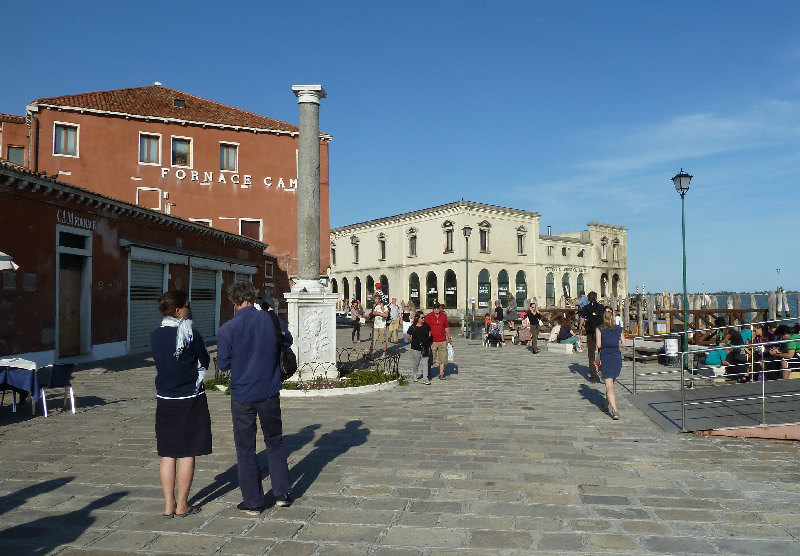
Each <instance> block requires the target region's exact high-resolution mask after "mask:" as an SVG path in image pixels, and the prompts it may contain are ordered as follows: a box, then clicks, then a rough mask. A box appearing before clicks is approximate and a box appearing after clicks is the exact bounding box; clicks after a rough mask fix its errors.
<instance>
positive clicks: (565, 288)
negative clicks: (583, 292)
mask: <svg viewBox="0 0 800 556" xmlns="http://www.w3.org/2000/svg"><path fill="white" fill-rule="evenodd" d="M561 291H562V292H563V293H564V297H566V298H570V297H572V295H571V294H572V292H571V291H570V289H569V274H567V273H566V272H565V273H564V275H563V276H562V277H561Z"/></svg>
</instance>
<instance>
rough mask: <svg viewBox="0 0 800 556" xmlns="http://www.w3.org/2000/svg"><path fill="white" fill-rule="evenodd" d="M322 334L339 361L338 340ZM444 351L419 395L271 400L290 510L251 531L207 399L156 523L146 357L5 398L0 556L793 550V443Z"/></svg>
mask: <svg viewBox="0 0 800 556" xmlns="http://www.w3.org/2000/svg"><path fill="white" fill-rule="evenodd" d="M338 338H339V340H340V341H339V345H340V346H347V347H349V346H352V344H351V343H350V338H349V330H344V329H343V330H339V331H338ZM361 345H362V346H365V345H366V343H362V344H361ZM454 347H455V351H456V359H457V362H456V363H454V364H449V365H448V367H447V380H446V381H440V380H434V381H433V384H431V385H430V386H425V385H423V384H422V383H415V382H411V383H410V384H409V385H407V386H402V387H397V388H394V389H390V390H387V391H382V392H377V393H371V394H361V395H348V396H337V397H319V398H303V399H299V398H285V399H284V400H283V401H282V407H283V416H284V432H285V444H286V446H287V449H288V452H289V467H290V473H291V479H292V481H293V484H294V486H293V488H294V493H295V496H296V497H297V500H296V502H295V503H294V504H293V505H292V506H291V507H290V508H277V507H274V506H273V505H272V503H271V502H270V507H269V508H268V509H267V510H266V511H265V512H264V513H263V514H262V515H261V516H259V517H249V516H246V515H243V514H241V513H240V512H238V511H237V510H236V507H235V506H236V504H237V503H238V502H240V501H241V498H240V496H239V491H238V487H237V483H236V472H235V453H234V448H233V440H232V434H231V423H230V413H229V406H228V404H229V398H228V397H227V396H225V395H223V394H221V393H217V392H210V393H209V405H210V407H211V412H212V422H213V427H214V453H213V454H212V455H210V456H206V457H200V458H198V459H197V471H196V474H195V481H194V485H193V489H192V500H193V502H195V503H199V504H202V507H203V511H202V513H200V514H199V515H196V516H191V517H188V518H185V519H164V518H162V517H161V512H162V511H163V501H162V496H161V491H160V488H159V485H158V458H157V455H156V453H155V439H154V433H153V415H154V409H155V400H154V389H153V377H154V374H155V370H154V368H153V367H152V361H150V360H147V359H146V358H135V357H129V358H124V359H120V360H116V361H111V362H105V363H103V365H104V366H98V367H95V368H87V369H84V370H81V371H79V372H77V373H76V374H75V376H74V380H73V382H74V385H75V390H76V394H77V402H78V412H77V414H76V415H71V414H70V413H68V412H61V411H60V410H59V409H55V411H54V412H53V413H52V414H51V416H50V417H48V418H44V417H42V416H37V417H33V418H32V417H30V414H29V412H28V411H24V410H22V411H20V412H19V413H17V414H12V413H11V408H10V406H9V405H8V403H6V404H5V405H4V406H3V407H2V408H0V554H3V555H15V554H21V555H27V554H56V553H57V554H81V555H90V554H91V555H103V554H115V555H116V554H247V555H256V554H267V553H269V554H273V555H284V554H286V555H297V556H300V555H325V556H328V555H350V554H353V555H362V554H369V555H375V556H401V555H403V556H404V555H425V556H427V555H448V554H452V555H479V554H480V555H486V554H493V555H511V554H531V553H537V554H573V553H581V554H611V553H613V554H620V553H624V554H792V555H795V554H798V553H800V548H799V547H800V543H798V539H799V538H800V519H798V514H800V460H799V459H798V455H800V444H798V443H796V442H788V441H786V442H782V441H772V440H748V439H734V438H724V437H700V436H695V435H691V434H681V433H678V432H665V431H663V430H661V429H660V428H659V427H658V426H656V425H655V424H653V423H652V422H651V421H650V420H649V419H648V418H647V417H646V416H645V415H643V414H642V413H640V412H639V411H638V410H637V409H635V408H634V407H633V406H632V405H631V404H630V403H629V402H628V401H627V399H625V397H624V394H625V388H624V386H625V385H626V384H629V383H630V380H629V378H630V367H626V368H625V369H624V371H623V377H622V379H621V384H620V387H619V389H618V390H619V394H620V396H619V399H620V401H619V405H620V413H621V420H620V421H612V420H611V419H610V418H609V417H608V416H607V415H605V414H604V413H602V412H601V410H600V405H601V404H602V402H603V396H602V393H603V388H602V387H601V386H599V385H594V384H590V383H589V382H588V381H587V376H588V368H587V366H586V359H585V354H573V355H556V354H553V353H550V354H548V353H547V352H544V351H542V352H541V353H540V354H538V355H533V354H532V353H530V352H529V351H528V350H527V349H526V348H524V347H521V346H506V347H504V348H484V347H483V346H482V345H481V344H480V343H479V342H467V341H465V340H458V339H457V340H455V342H454ZM391 349H393V350H404V349H405V348H404V347H401V346H393V347H392V348H391ZM410 365H411V357H410V354H409V353H404V355H403V356H402V360H401V367H402V369H403V370H404V371H405V372H410ZM53 405H58V404H57V403H53ZM259 446H260V448H261V449H262V452H261V453H260V455H259V460H260V462H261V465H262V468H263V469H265V470H266V468H267V460H266V453H265V452H264V451H263V443H262V442H261V441H260V442H259ZM265 487H266V488H268V487H269V482H268V480H267V481H266V482H265Z"/></svg>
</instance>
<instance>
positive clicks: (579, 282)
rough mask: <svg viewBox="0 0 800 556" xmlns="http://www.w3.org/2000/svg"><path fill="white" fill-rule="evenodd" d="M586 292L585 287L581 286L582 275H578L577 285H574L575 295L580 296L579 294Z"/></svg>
mask: <svg viewBox="0 0 800 556" xmlns="http://www.w3.org/2000/svg"><path fill="white" fill-rule="evenodd" d="M585 291H586V286H585V285H584V284H583V274H578V283H577V284H575V293H576V294H578V295H580V294H581V292H585Z"/></svg>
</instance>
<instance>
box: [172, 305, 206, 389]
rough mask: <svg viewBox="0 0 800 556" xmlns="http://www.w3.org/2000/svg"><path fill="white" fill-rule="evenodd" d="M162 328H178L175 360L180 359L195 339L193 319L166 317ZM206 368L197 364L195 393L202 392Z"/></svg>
mask: <svg viewBox="0 0 800 556" xmlns="http://www.w3.org/2000/svg"><path fill="white" fill-rule="evenodd" d="M161 326H162V327H171V328H177V329H178V334H177V336H176V339H175V359H179V358H180V356H181V353H182V352H183V350H184V349H186V348H187V347H188V346H189V344H191V343H192V340H193V339H194V334H192V321H191V319H178V318H175V317H164V318H163V319H161ZM206 370H207V369H206V368H205V367H203V366H202V365H201V364H200V361H198V362H197V383H196V384H195V393H199V392H200V387H201V386H202V385H203V380H204V379H205V377H206Z"/></svg>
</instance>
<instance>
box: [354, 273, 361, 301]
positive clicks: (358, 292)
mask: <svg viewBox="0 0 800 556" xmlns="http://www.w3.org/2000/svg"><path fill="white" fill-rule="evenodd" d="M353 297H355V298H356V299H358V300H359V301H362V295H361V278H358V277H356V278H354V279H353Z"/></svg>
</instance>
